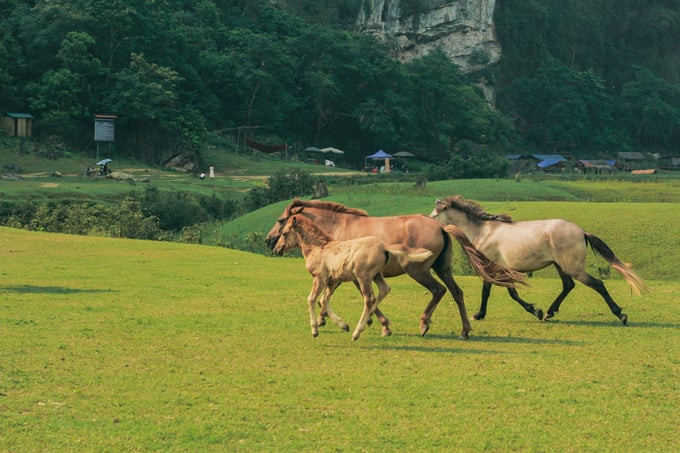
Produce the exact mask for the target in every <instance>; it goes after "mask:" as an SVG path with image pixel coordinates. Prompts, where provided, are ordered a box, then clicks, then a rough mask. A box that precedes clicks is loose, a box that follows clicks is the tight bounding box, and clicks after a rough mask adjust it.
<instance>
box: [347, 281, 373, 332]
mask: <svg viewBox="0 0 680 453" xmlns="http://www.w3.org/2000/svg"><path fill="white" fill-rule="evenodd" d="M358 284H359V287H360V288H361V295H362V296H363V298H364V310H363V312H362V313H361V318H359V322H358V323H357V326H356V328H355V329H354V332H353V333H352V340H358V339H359V336H360V335H361V332H363V330H364V329H365V328H366V322H367V321H368V319H369V318H370V317H371V314H373V311H374V310H375V306H376V298H375V294H373V286H372V280H370V279H369V278H366V279H365V280H359V282H358Z"/></svg>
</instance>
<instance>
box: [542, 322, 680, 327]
mask: <svg viewBox="0 0 680 453" xmlns="http://www.w3.org/2000/svg"><path fill="white" fill-rule="evenodd" d="M550 322H551V323H555V324H564V325H567V326H586V327H620V328H622V329H635V328H647V329H680V324H678V323H673V322H631V321H628V324H627V325H625V326H624V325H622V324H621V321H617V320H612V321H560V320H554V321H550Z"/></svg>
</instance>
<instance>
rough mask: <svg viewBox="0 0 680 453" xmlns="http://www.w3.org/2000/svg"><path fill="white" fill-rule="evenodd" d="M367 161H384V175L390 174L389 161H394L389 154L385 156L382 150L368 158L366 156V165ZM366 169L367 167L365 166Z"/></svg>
mask: <svg viewBox="0 0 680 453" xmlns="http://www.w3.org/2000/svg"><path fill="white" fill-rule="evenodd" d="M368 159H373V160H381V159H384V160H385V167H384V168H385V173H389V172H390V159H394V156H392V155H391V154H387V153H386V152H385V151H383V150H382V149H381V150H379V151H378V152H377V153H374V154H371V155H370V156H366V163H367V164H368ZM366 167H368V165H366Z"/></svg>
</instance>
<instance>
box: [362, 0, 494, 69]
mask: <svg viewBox="0 0 680 453" xmlns="http://www.w3.org/2000/svg"><path fill="white" fill-rule="evenodd" d="M495 6H496V0H454V1H445V0H363V8H361V11H360V12H359V16H358V18H357V28H358V30H359V31H360V32H363V33H371V34H373V35H375V36H377V37H378V38H379V39H381V40H383V41H384V42H385V43H387V44H388V45H389V47H390V49H391V51H392V52H393V54H394V56H395V57H396V58H398V59H399V60H401V61H409V60H411V59H413V58H415V57H419V56H422V55H425V54H427V53H429V52H430V51H432V50H433V49H435V48H437V47H439V48H441V49H442V50H443V51H444V53H445V54H446V55H448V56H449V58H451V60H452V61H453V62H454V63H456V64H457V65H459V66H460V68H461V70H462V71H463V72H471V71H476V70H479V69H482V68H484V67H485V66H487V65H489V64H493V63H495V62H497V61H498V60H499V59H500V56H501V48H500V45H499V43H498V41H497V40H496V33H495V28H494V21H493V13H494V8H495Z"/></svg>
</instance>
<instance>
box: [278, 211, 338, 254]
mask: <svg viewBox="0 0 680 453" xmlns="http://www.w3.org/2000/svg"><path fill="white" fill-rule="evenodd" d="M294 221H295V222H296V225H295V226H294V225H292V222H294ZM287 223H289V224H291V225H290V227H291V228H294V229H298V233H299V234H300V236H302V237H303V239H304V241H305V242H308V243H309V245H313V246H317V245H324V244H326V243H327V242H329V241H332V240H333V238H331V237H330V236H329V235H328V234H326V232H324V231H323V230H322V229H321V228H319V227H318V226H316V224H315V223H314V222H312V221H311V220H309V219H308V218H307V217H305V216H303V215H293V216H292V217H291V218H290V219H288V222H287ZM298 245H299V246H302V244H298Z"/></svg>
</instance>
